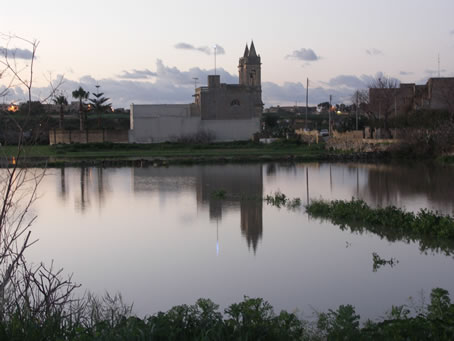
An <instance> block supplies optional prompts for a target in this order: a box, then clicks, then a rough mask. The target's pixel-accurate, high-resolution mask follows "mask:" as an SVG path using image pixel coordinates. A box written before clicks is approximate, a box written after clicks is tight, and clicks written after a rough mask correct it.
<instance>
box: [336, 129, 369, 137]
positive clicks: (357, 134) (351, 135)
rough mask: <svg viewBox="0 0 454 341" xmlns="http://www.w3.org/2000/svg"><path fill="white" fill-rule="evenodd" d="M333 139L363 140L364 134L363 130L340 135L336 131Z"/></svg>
mask: <svg viewBox="0 0 454 341" xmlns="http://www.w3.org/2000/svg"><path fill="white" fill-rule="evenodd" d="M333 137H335V138H341V139H363V138H364V132H363V131H362V130H352V131H346V132H343V133H340V132H338V131H336V130H333Z"/></svg>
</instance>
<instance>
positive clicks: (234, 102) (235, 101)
mask: <svg viewBox="0 0 454 341" xmlns="http://www.w3.org/2000/svg"><path fill="white" fill-rule="evenodd" d="M239 105H240V101H239V100H237V99H234V100H233V101H232V102H230V106H231V107H234V106H239Z"/></svg>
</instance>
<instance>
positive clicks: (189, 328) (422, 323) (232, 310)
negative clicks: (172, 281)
mask: <svg viewBox="0 0 454 341" xmlns="http://www.w3.org/2000/svg"><path fill="white" fill-rule="evenodd" d="M98 308H99V307H98ZM111 314H112V315H111V316H110V317H109V316H104V317H103V319H100V320H97V321H95V323H93V324H88V325H87V324H85V323H83V322H82V321H81V320H72V319H71V318H68V317H67V318H63V317H62V316H61V315H59V314H55V315H52V316H48V317H47V318H46V319H45V320H36V319H34V318H33V317H32V316H30V315H29V316H27V315H22V316H19V315H16V314H15V315H13V316H9V317H8V318H7V319H4V320H2V321H1V322H0V339H1V340H24V341H25V340H77V341H85V340H452V339H453V338H454V304H451V301H450V297H449V293H448V292H447V291H446V290H444V289H440V288H437V289H433V290H432V293H431V295H430V304H429V305H427V306H425V307H423V308H422V309H420V310H418V311H413V312H412V311H410V309H409V308H407V307H406V306H398V307H394V306H393V307H392V308H391V310H390V312H389V313H388V316H387V318H386V319H384V320H383V321H379V322H373V321H370V320H369V321H367V322H365V323H364V324H363V325H361V323H360V315H358V314H357V313H356V312H355V308H354V307H353V306H351V305H346V306H343V305H342V306H340V307H339V308H338V309H337V310H336V311H333V310H330V311H328V312H327V313H321V314H318V316H317V318H316V319H315V320H314V321H305V320H302V319H300V318H298V316H297V315H296V314H294V313H288V312H285V311H282V312H281V313H280V314H278V315H276V314H275V313H274V311H273V308H272V306H271V305H270V304H269V303H268V302H266V301H264V300H263V299H261V298H248V297H245V299H244V301H243V302H240V303H235V304H232V305H231V306H229V307H228V308H227V309H225V311H224V315H222V314H221V313H220V312H219V306H218V305H216V304H214V303H213V302H212V301H210V300H208V299H199V300H198V301H197V302H196V303H195V304H194V305H180V306H176V307H173V308H172V309H170V310H169V311H167V312H160V313H157V314H155V315H153V316H151V317H147V318H144V319H140V318H138V317H134V316H129V315H127V314H126V315H122V313H121V310H117V313H114V311H111Z"/></svg>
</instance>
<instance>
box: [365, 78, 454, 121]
mask: <svg viewBox="0 0 454 341" xmlns="http://www.w3.org/2000/svg"><path fill="white" fill-rule="evenodd" d="M418 109H428V110H447V111H450V112H454V77H439V78H429V80H428V81H427V83H426V84H425V85H416V84H414V83H401V84H400V86H399V87H398V88H385V89H382V88H371V89H369V111H371V112H373V113H374V114H375V115H376V116H377V117H380V116H381V117H383V116H382V115H385V114H386V113H387V114H388V115H390V116H392V115H399V114H405V113H408V112H410V111H411V110H418Z"/></svg>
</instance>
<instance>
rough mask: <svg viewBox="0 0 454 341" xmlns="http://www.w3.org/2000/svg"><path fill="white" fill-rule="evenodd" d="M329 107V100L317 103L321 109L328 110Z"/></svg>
mask: <svg viewBox="0 0 454 341" xmlns="http://www.w3.org/2000/svg"><path fill="white" fill-rule="evenodd" d="M329 107H330V104H329V102H322V103H319V104H318V105H317V108H319V109H320V110H321V111H328V110H329Z"/></svg>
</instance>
